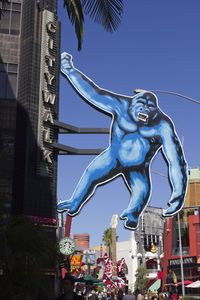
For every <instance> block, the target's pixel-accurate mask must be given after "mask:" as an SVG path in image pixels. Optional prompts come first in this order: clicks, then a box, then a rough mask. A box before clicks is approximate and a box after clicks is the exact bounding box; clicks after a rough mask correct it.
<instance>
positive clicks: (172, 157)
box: [160, 120, 188, 216]
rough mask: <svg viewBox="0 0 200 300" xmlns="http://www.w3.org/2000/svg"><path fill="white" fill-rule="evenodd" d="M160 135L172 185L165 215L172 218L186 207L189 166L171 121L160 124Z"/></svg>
mask: <svg viewBox="0 0 200 300" xmlns="http://www.w3.org/2000/svg"><path fill="white" fill-rule="evenodd" d="M160 134H161V139H162V151H163V154H164V156H165V158H166V159H167V161H168V165H169V179H170V182H171V185H172V195H171V199H170V201H169V208H168V209H166V210H165V211H164V213H163V215H164V216H172V215H173V214H175V213H177V212H178V211H179V210H180V209H181V208H182V207H183V205H184V198H185V194H186V189H187V176H188V166H187V163H186V160H185V157H184V153H183V150H182V146H181V144H180V141H179V139H178V137H177V135H176V132H175V130H174V126H173V124H172V122H171V120H167V121H165V120H164V121H162V122H161V123H160Z"/></svg>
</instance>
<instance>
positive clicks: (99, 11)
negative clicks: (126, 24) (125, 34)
mask: <svg viewBox="0 0 200 300" xmlns="http://www.w3.org/2000/svg"><path fill="white" fill-rule="evenodd" d="M81 2H82V6H83V11H84V13H85V14H88V15H89V16H90V17H91V18H92V19H93V20H94V21H95V22H96V23H99V24H100V25H102V26H103V27H104V28H105V29H106V31H109V32H113V31H115V30H116V29H117V28H118V26H119V25H120V23H121V18H122V13H123V0H82V1H81Z"/></svg>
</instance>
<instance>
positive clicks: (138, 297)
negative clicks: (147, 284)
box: [137, 291, 144, 300]
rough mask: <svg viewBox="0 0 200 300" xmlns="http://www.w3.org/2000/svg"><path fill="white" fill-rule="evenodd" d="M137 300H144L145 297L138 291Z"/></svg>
mask: <svg viewBox="0 0 200 300" xmlns="http://www.w3.org/2000/svg"><path fill="white" fill-rule="evenodd" d="M137 300H144V296H143V295H142V293H141V291H138V295H137Z"/></svg>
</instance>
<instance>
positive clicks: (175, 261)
mask: <svg viewBox="0 0 200 300" xmlns="http://www.w3.org/2000/svg"><path fill="white" fill-rule="evenodd" d="M196 262H197V258H196V256H190V257H184V258H183V264H184V265H190V264H196ZM180 264H181V261H180V258H177V259H170V260H169V265H170V267H175V266H180Z"/></svg>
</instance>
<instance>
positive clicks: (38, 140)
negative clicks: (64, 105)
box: [0, 0, 60, 224]
mask: <svg viewBox="0 0 200 300" xmlns="http://www.w3.org/2000/svg"><path fill="white" fill-rule="evenodd" d="M56 11H57V1H56V0H53V1H52V0H51V1H47V0H43V1H32V0H25V1H24V0H12V1H10V2H9V3H8V5H7V7H6V11H5V12H4V14H3V16H2V20H1V21H0V85H1V88H0V163H1V166H2V167H1V170H0V194H1V198H3V199H4V202H5V205H6V206H7V207H10V210H11V211H12V212H13V213H16V214H18V213H19V214H21V213H22V214H24V215H27V216H31V217H33V218H35V220H36V219H37V220H38V222H40V223H43V222H44V223H50V224H51V223H54V222H55V218H56V185H57V182H56V180H57V153H56V152H55V150H54V148H53V144H54V143H55V142H57V136H58V132H57V129H56V127H55V126H54V120H55V119H58V103H59V101H58V100H59V99H58V95H59V41H60V25H59V22H58V20H57V13H56Z"/></svg>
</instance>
